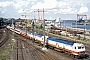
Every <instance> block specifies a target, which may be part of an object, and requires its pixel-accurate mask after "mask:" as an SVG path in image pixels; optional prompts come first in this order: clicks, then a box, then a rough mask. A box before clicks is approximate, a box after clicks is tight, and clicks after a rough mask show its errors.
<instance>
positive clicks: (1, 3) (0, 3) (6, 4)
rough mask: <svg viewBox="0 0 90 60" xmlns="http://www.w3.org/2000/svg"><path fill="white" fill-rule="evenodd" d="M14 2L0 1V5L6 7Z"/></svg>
mask: <svg viewBox="0 0 90 60" xmlns="http://www.w3.org/2000/svg"><path fill="white" fill-rule="evenodd" d="M12 4H14V2H12V1H5V2H0V7H7V6H10V5H12Z"/></svg>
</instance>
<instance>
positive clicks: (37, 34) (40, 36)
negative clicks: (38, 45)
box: [34, 33, 42, 37]
mask: <svg viewBox="0 0 90 60" xmlns="http://www.w3.org/2000/svg"><path fill="white" fill-rule="evenodd" d="M34 35H35V36H38V37H42V35H40V34H36V33H34Z"/></svg>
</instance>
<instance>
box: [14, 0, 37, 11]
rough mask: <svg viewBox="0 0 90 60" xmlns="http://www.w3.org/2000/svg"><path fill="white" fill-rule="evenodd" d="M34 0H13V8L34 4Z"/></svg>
mask: <svg viewBox="0 0 90 60" xmlns="http://www.w3.org/2000/svg"><path fill="white" fill-rule="evenodd" d="M34 2H36V0H15V4H14V5H13V6H14V7H15V9H21V8H28V7H30V5H32V4H34Z"/></svg>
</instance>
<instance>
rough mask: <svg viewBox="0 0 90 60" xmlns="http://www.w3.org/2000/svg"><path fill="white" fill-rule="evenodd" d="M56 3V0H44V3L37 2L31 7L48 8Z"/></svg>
mask: <svg viewBox="0 0 90 60" xmlns="http://www.w3.org/2000/svg"><path fill="white" fill-rule="evenodd" d="M56 5H57V1H56V0H44V3H42V2H38V3H37V4H36V5H33V6H32V7H31V9H42V8H44V9H48V8H49V9H50V8H54V7H55V6H56Z"/></svg>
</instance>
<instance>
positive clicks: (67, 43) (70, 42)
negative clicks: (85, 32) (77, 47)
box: [48, 37, 75, 46]
mask: <svg viewBox="0 0 90 60" xmlns="http://www.w3.org/2000/svg"><path fill="white" fill-rule="evenodd" d="M48 40H52V41H55V42H59V43H63V44H66V45H70V46H72V45H73V44H74V43H75V42H72V41H67V40H62V39H57V38H51V37H49V38H48Z"/></svg>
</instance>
